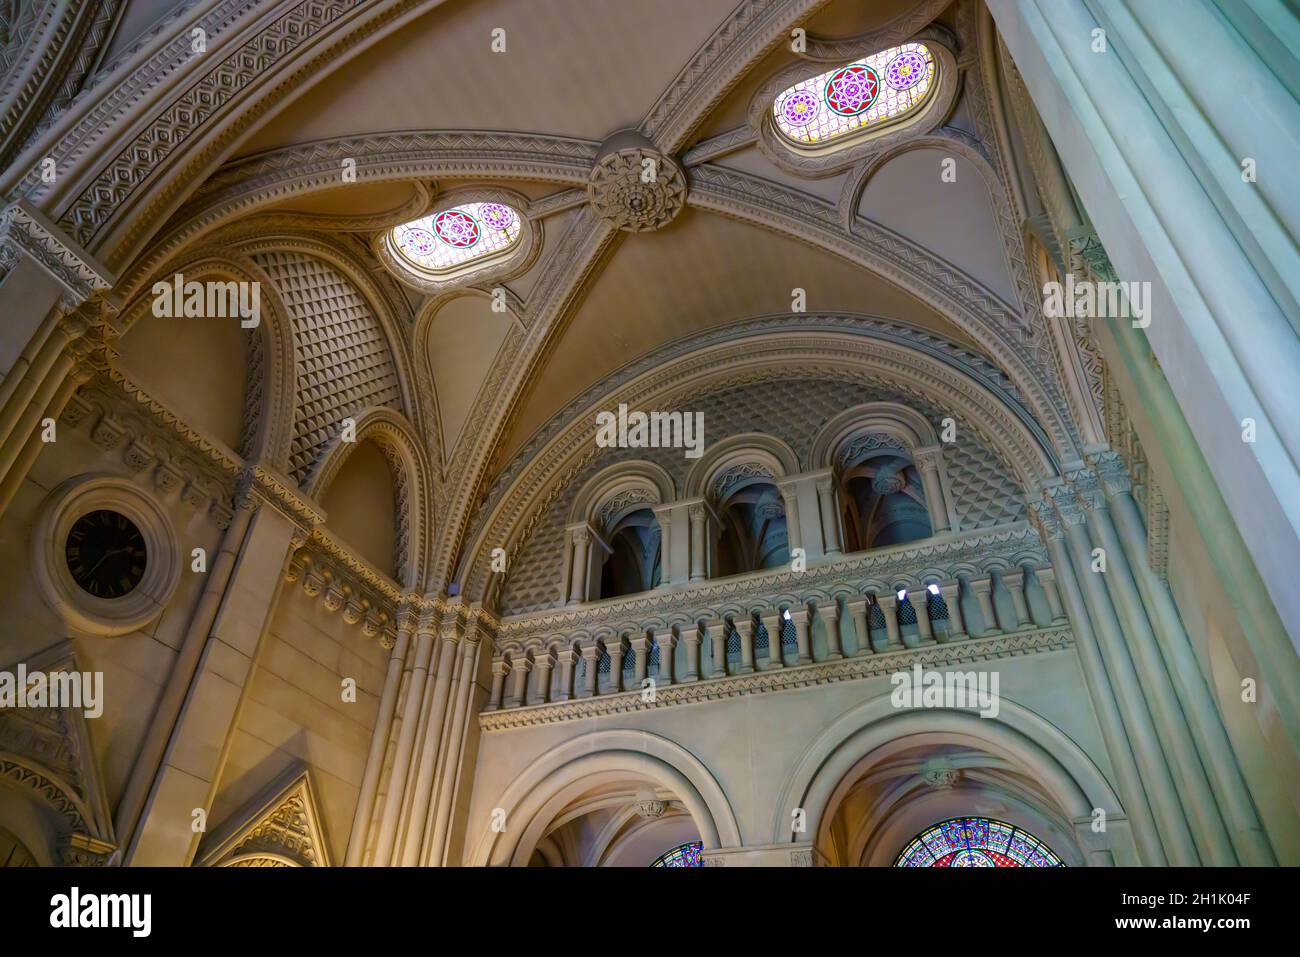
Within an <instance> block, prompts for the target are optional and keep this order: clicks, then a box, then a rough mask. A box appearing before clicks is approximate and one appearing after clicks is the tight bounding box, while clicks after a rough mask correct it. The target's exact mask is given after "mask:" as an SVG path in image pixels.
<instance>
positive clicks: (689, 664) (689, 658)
mask: <svg viewBox="0 0 1300 957" xmlns="http://www.w3.org/2000/svg"><path fill="white" fill-rule="evenodd" d="M700 628H701V625H700V624H699V622H696V623H695V626H694V627H691V626H690V625H688V626H687V627H686V630H685V631H684V632H683V633H682V641H684V642H685V643H686V674H685V675H683V676H682V680H683V681H699V680H700Z"/></svg>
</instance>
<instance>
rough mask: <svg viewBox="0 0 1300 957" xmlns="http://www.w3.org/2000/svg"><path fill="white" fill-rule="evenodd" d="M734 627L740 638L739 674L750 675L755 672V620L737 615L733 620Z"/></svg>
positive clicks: (751, 617)
mask: <svg viewBox="0 0 1300 957" xmlns="http://www.w3.org/2000/svg"><path fill="white" fill-rule="evenodd" d="M731 624H732V627H733V628H735V629H736V634H737V635H738V636H739V637H740V670H739V674H742V675H748V674H753V672H754V618H753V616H752V615H737V616H736V617H735V618H733V619H732V622H731Z"/></svg>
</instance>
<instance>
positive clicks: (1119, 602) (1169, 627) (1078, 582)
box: [1004, 450, 1276, 866]
mask: <svg viewBox="0 0 1300 957" xmlns="http://www.w3.org/2000/svg"><path fill="white" fill-rule="evenodd" d="M1131 488H1132V486H1131V480H1130V479H1129V476H1128V472H1127V469H1126V468H1125V466H1124V463H1123V461H1122V460H1121V459H1120V458H1119V456H1118V455H1117V454H1116V453H1115V452H1112V451H1109V450H1106V451H1103V452H1099V453H1096V454H1092V455H1089V456H1088V460H1087V463H1086V464H1085V466H1084V467H1082V468H1078V469H1075V470H1073V471H1071V472H1069V473H1067V475H1066V477H1065V479H1059V478H1058V479H1052V480H1049V481H1048V482H1045V483H1044V485H1043V490H1042V491H1043V497H1042V499H1041V500H1038V501H1034V502H1031V505H1032V508H1033V511H1034V514H1035V516H1036V518H1037V520H1038V523H1039V527H1040V529H1041V531H1042V535H1043V540H1044V542H1045V543H1046V545H1047V548H1048V552H1049V554H1050V556H1051V559H1052V564H1053V566H1054V569H1055V575H1053V576H1044V575H1043V574H1042V572H1039V573H1038V579H1039V582H1040V583H1041V584H1043V587H1044V590H1045V591H1046V592H1047V601H1048V603H1049V605H1050V606H1051V607H1052V612H1053V615H1055V614H1056V613H1057V608H1058V606H1059V607H1060V608H1061V611H1062V613H1064V612H1065V611H1066V610H1068V614H1069V618H1070V621H1071V623H1072V625H1073V629H1074V632H1075V636H1076V643H1077V647H1078V649H1079V660H1080V663H1081V665H1082V667H1083V669H1084V671H1085V674H1086V677H1087V683H1088V688H1089V691H1090V693H1091V694H1092V696H1093V699H1094V704H1095V705H1096V709H1097V713H1098V716H1099V717H1100V719H1101V722H1102V733H1103V736H1104V738H1105V740H1106V744H1107V749H1108V751H1109V752H1110V756H1111V760H1112V762H1113V764H1114V766H1115V774H1116V780H1117V783H1118V786H1119V791H1120V798H1121V800H1122V801H1123V803H1124V807H1125V810H1126V812H1127V813H1128V815H1129V819H1130V821H1131V822H1132V826H1133V830H1134V837H1135V840H1136V841H1137V844H1138V846H1139V848H1140V850H1141V852H1142V855H1143V858H1144V860H1147V861H1149V862H1150V863H1152V864H1164V863H1168V864H1171V865H1178V866H1188V865H1197V864H1201V865H1232V864H1251V865H1266V864H1272V863H1274V862H1275V860H1276V857H1275V855H1274V853H1273V850H1272V847H1271V845H1270V844H1269V842H1268V839H1267V837H1266V835H1265V832H1264V830H1263V827H1262V825H1261V822H1260V820H1259V817H1258V814H1257V812H1256V811H1255V808H1254V804H1253V803H1252V801H1251V800H1250V797H1249V794H1248V793H1247V791H1246V786H1245V782H1244V780H1243V778H1242V775H1241V771H1240V768H1239V767H1238V766H1237V763H1236V758H1235V755H1234V752H1233V750H1232V747H1231V745H1230V743H1229V741H1228V738H1227V732H1226V730H1225V728H1224V726H1223V723H1222V719H1221V718H1220V716H1219V711H1218V708H1217V706H1216V704H1215V702H1214V699H1213V696H1212V694H1211V692H1210V689H1209V686H1208V684H1207V683H1206V680H1205V677H1204V673H1203V672H1202V670H1201V668H1200V667H1199V665H1198V663H1197V659H1196V656H1195V653H1194V651H1193V649H1192V645H1191V641H1190V639H1189V638H1188V636H1187V633H1186V631H1185V630H1184V627H1183V624H1182V621H1181V619H1180V618H1179V616H1178V614H1177V612H1176V610H1175V608H1174V606H1173V598H1172V596H1171V595H1170V594H1169V591H1168V587H1167V586H1166V585H1165V584H1164V583H1163V582H1161V581H1160V580H1159V579H1158V578H1157V577H1156V575H1155V573H1154V572H1152V571H1151V568H1150V566H1149V565H1148V564H1147V558H1146V530H1145V527H1144V525H1143V522H1142V518H1141V514H1140V513H1139V511H1138V509H1137V505H1136V503H1135V502H1134V501H1133V498H1132V494H1131ZM1004 578H1005V576H1004ZM1049 582H1050V587H1049V584H1048V583H1049Z"/></svg>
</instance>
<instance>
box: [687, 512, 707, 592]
mask: <svg viewBox="0 0 1300 957" xmlns="http://www.w3.org/2000/svg"><path fill="white" fill-rule="evenodd" d="M687 514H688V515H689V516H690V525H691V581H693V582H698V581H704V579H705V577H706V572H705V566H704V557H705V556H704V532H705V525H706V524H707V514H706V512H705V509H704V505H703V504H702V503H700V502H697V503H695V504H694V505H692V506H690V508H689V510H688V512H687Z"/></svg>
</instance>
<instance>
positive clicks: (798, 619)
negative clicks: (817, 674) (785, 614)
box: [790, 608, 813, 665]
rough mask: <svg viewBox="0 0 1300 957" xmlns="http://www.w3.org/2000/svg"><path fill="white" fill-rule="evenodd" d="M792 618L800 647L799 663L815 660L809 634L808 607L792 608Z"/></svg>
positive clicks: (795, 635) (796, 640)
mask: <svg viewBox="0 0 1300 957" xmlns="http://www.w3.org/2000/svg"><path fill="white" fill-rule="evenodd" d="M790 620H791V621H792V622H794V637H795V642H796V644H797V645H798V647H799V662H798V663H799V664H801V665H806V664H808V663H809V662H811V661H812V660H813V656H812V639H811V638H810V637H809V634H808V609H807V608H799V609H797V610H796V609H793V608H792V609H790Z"/></svg>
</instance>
